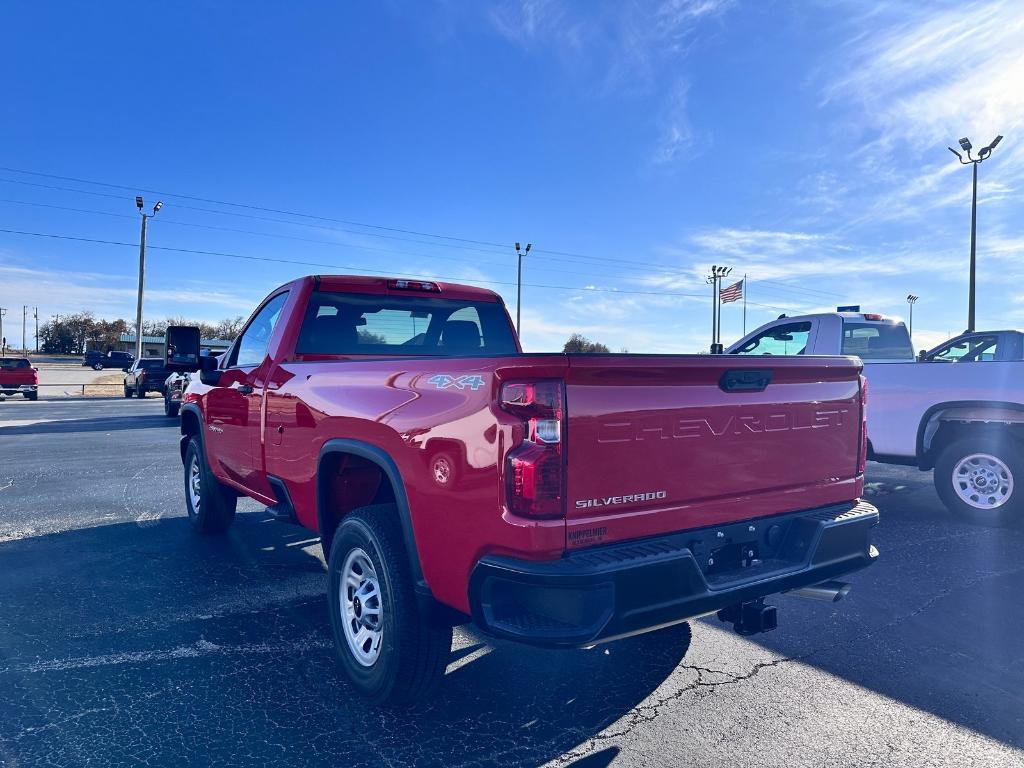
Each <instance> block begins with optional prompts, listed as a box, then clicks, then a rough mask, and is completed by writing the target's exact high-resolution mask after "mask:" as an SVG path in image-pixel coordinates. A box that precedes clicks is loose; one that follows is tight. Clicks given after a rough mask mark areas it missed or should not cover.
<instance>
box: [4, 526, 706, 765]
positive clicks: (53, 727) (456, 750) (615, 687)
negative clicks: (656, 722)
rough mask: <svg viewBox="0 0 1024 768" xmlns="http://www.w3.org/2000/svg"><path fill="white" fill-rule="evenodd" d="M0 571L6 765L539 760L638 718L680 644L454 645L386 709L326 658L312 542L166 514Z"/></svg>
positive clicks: (68, 537)
mask: <svg viewBox="0 0 1024 768" xmlns="http://www.w3.org/2000/svg"><path fill="white" fill-rule="evenodd" d="M0 563H2V564H3V565H2V568H3V571H4V574H5V576H4V578H3V580H2V581H0V690H5V691H8V692H9V694H5V695H4V696H3V697H2V699H0V764H3V763H4V759H5V758H6V759H8V760H10V761H11V762H12V763H13V764H22V763H23V764H26V765H28V764H35V762H36V761H39V762H46V763H48V764H62V765H74V764H81V763H82V762H85V761H86V758H88V759H89V761H90V764H92V762H93V761H94V762H95V764H99V765H106V764H115V765H116V764H124V763H126V762H130V761H135V760H138V761H148V762H150V763H152V764H161V765H162V764H175V765H185V764H216V765H221V766H230V765H236V764H237V765H251V764H270V763H273V764H275V765H279V766H283V765H304V766H306V765H337V764H344V765H347V766H358V765H380V764H382V763H384V764H397V765H411V764H414V763H415V764H417V765H420V764H422V765H461V764H467V763H475V764H483V765H491V764H514V765H525V764H539V763H543V762H546V761H548V760H552V759H555V758H558V757H560V756H562V755H563V754H565V753H566V752H571V751H572V750H573V749H574V748H576V747H578V746H580V745H581V744H584V743H586V742H587V741H588V740H589V739H590V738H591V737H595V736H597V735H598V734H599V733H600V732H601V731H602V730H603V729H605V728H607V727H608V726H610V725H611V724H613V723H615V722H616V721H617V720H619V719H620V718H622V717H623V716H625V715H627V714H629V713H631V712H633V714H631V715H630V718H637V719H638V722H639V721H642V720H643V719H644V718H643V715H642V714H638V713H637V712H634V709H635V708H636V707H638V705H640V704H641V703H642V702H644V701H645V700H647V699H648V697H650V696H651V694H652V693H653V692H655V691H656V689H658V687H659V686H660V685H661V684H662V683H663V682H664V681H665V680H666V678H668V677H669V675H671V674H672V672H673V671H674V670H675V669H676V668H677V666H678V665H679V664H680V662H681V661H682V659H683V657H684V655H685V653H686V651H687V649H688V645H689V628H688V627H687V626H686V625H683V626H682V627H675V628H670V629H668V630H663V631H661V632H659V633H657V634H656V635H651V636H647V637H641V638H633V639H628V640H623V641H619V642H616V643H611V644H608V645H605V646H600V647H598V648H595V649H593V650H587V651H546V650H540V649H534V648H529V647H525V646H521V645H518V644H512V643H504V642H500V641H491V640H485V639H484V638H482V637H479V636H477V635H476V634H475V633H474V632H473V631H472V630H469V631H466V630H457V640H456V645H455V650H454V652H453V654H452V658H451V661H450V664H449V671H448V674H447V675H446V677H445V680H444V682H443V683H442V686H441V689H440V690H439V692H438V694H437V696H436V698H435V699H433V700H431V701H430V702H427V703H425V704H422V705H418V706H417V707H415V708H413V709H409V710H394V709H383V708H377V707H372V706H369V705H367V704H365V703H364V702H363V701H362V700H361V699H360V698H359V697H358V696H356V695H355V694H354V692H353V690H352V689H351V688H350V687H349V685H348V683H347V682H346V680H345V678H344V676H343V674H342V672H341V669H340V667H339V665H338V664H337V662H336V660H335V659H334V650H333V647H332V643H331V635H330V627H329V624H328V620H327V609H326V605H325V596H324V589H325V587H326V575H325V573H324V567H323V562H322V560H321V559H320V557H319V543H318V542H316V541H315V540H313V539H311V538H310V534H309V533H308V532H307V531H304V530H301V529H298V528H294V527H291V526H284V525H280V524H278V523H273V522H269V521H267V520H266V519H265V517H264V516H263V514H262V513H242V514H239V515H238V518H237V520H236V523H235V525H234V526H233V528H232V529H231V531H229V533H228V535H226V536H224V537H221V538H219V539H214V538H202V537H197V536H195V535H193V534H192V533H191V531H190V530H189V526H188V523H187V521H186V520H185V519H184V518H183V517H175V518H165V519H162V520H160V521H159V522H155V523H153V522H149V523H142V524H136V523H117V524H113V525H106V526H100V527H93V528H85V529H79V530H71V531H66V532H60V533H53V534H49V535H44V536H37V537H32V538H25V539H17V540H13V541H6V542H3V543H0ZM58 584H59V585H60V587H59V589H55V587H56V586H57V585H58ZM630 718H627V723H628V722H630ZM57 724H59V727H57ZM625 727H628V725H627V726H625ZM101 734H103V735H101ZM143 734H144V735H143ZM602 755H603V756H604V757H606V758H607V760H605V761H604V762H602ZM613 757H614V753H613V752H608V750H602V751H600V752H599V753H598V755H597V756H590V757H588V760H592V761H594V762H583V763H581V765H587V766H590V765H594V766H603V765H607V764H608V762H610V760H611V759H612V758H613Z"/></svg>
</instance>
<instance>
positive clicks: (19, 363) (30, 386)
mask: <svg viewBox="0 0 1024 768" xmlns="http://www.w3.org/2000/svg"><path fill="white" fill-rule="evenodd" d="M18 393H21V394H22V395H24V396H25V398H26V399H27V400H36V399H37V398H38V397H39V371H37V370H36V368H35V367H34V366H33V365H32V363H30V362H29V360H28V358H27V357H0V395H16V394H18Z"/></svg>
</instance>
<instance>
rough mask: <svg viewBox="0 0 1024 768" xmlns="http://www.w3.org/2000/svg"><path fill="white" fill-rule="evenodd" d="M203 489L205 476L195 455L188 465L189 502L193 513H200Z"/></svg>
mask: <svg viewBox="0 0 1024 768" xmlns="http://www.w3.org/2000/svg"><path fill="white" fill-rule="evenodd" d="M202 491H203V476H202V473H200V471H199V459H198V457H196V456H193V457H192V461H191V462H190V463H189V465H188V502H189V506H190V510H189V511H190V512H192V514H193V515H198V514H199V505H200V504H202V501H203V497H202Z"/></svg>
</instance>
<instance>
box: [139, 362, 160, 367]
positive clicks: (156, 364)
mask: <svg viewBox="0 0 1024 768" xmlns="http://www.w3.org/2000/svg"><path fill="white" fill-rule="evenodd" d="M163 364H164V361H163V360H139V365H138V367H139V368H160V367H162V366H163Z"/></svg>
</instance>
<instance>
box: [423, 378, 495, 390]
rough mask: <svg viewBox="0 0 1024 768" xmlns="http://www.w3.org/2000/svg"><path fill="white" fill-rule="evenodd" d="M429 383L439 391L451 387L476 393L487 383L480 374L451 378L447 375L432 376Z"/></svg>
mask: <svg viewBox="0 0 1024 768" xmlns="http://www.w3.org/2000/svg"><path fill="white" fill-rule="evenodd" d="M427 381H428V382H430V383H431V384H433V385H434V386H435V387H437V388H438V389H450V388H451V387H455V389H471V390H473V391H474V392H476V390H478V389H480V387H482V386H483V385H484V384H485V383H486V382H485V381H484V377H483V376H481V375H479V374H473V375H471V376H449V375H448V374H447V373H439V374H437V375H436V376H431V377H430V378H429V379H427Z"/></svg>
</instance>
